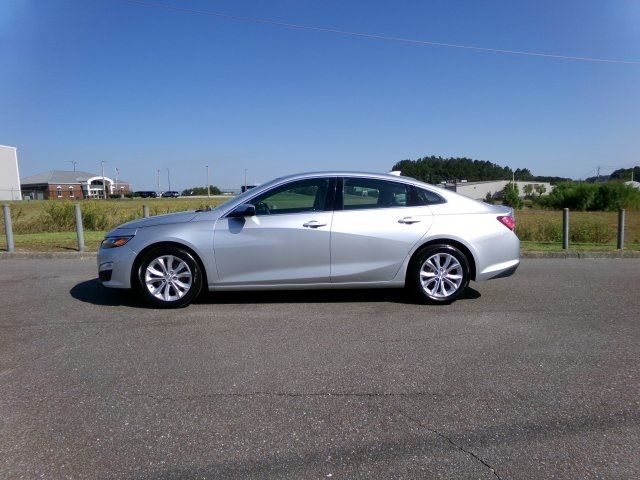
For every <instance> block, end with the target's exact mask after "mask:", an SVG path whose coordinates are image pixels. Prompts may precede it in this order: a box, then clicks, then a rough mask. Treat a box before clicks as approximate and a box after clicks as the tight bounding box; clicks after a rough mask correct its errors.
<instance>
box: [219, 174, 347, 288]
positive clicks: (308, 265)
mask: <svg viewBox="0 0 640 480" xmlns="http://www.w3.org/2000/svg"><path fill="white" fill-rule="evenodd" d="M335 185H336V179H335V178H309V179H303V180H295V181H291V182H288V183H286V184H284V185H279V186H277V187H274V188H272V189H270V190H268V191H267V192H264V193H261V194H258V195H257V196H256V197H254V198H252V199H251V200H249V202H248V203H251V204H253V205H254V206H255V207H256V215H255V216H253V217H244V218H221V219H220V220H218V222H217V223H216V226H215V231H214V254H215V261H216V265H217V270H218V276H219V280H220V283H221V284H227V285H253V284H255V285H262V284H309V283H328V282H329V281H330V280H329V272H330V268H331V263H330V237H331V222H332V217H333V211H332V208H333V200H334V195H335Z"/></svg>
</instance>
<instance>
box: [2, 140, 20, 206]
mask: <svg viewBox="0 0 640 480" xmlns="http://www.w3.org/2000/svg"><path fill="white" fill-rule="evenodd" d="M20 199H21V194H20V175H19V173H18V151H17V149H16V148H15V147H7V146H5V145H0V200H20Z"/></svg>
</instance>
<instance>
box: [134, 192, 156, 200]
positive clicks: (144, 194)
mask: <svg viewBox="0 0 640 480" xmlns="http://www.w3.org/2000/svg"><path fill="white" fill-rule="evenodd" d="M133 196H134V197H140V198H156V197H157V196H158V194H157V193H156V192H153V191H147V190H142V191H139V192H136V193H134V194H133Z"/></svg>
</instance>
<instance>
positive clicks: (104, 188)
mask: <svg viewBox="0 0 640 480" xmlns="http://www.w3.org/2000/svg"><path fill="white" fill-rule="evenodd" d="M105 163H106V162H105V161H104V160H100V168H101V169H102V194H103V195H104V199H105V200H106V199H107V182H106V181H105V179H104V164H105Z"/></svg>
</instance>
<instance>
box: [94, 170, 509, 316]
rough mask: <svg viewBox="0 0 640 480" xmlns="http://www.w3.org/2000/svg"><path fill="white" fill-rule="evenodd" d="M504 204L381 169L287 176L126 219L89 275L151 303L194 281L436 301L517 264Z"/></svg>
mask: <svg viewBox="0 0 640 480" xmlns="http://www.w3.org/2000/svg"><path fill="white" fill-rule="evenodd" d="M514 227H515V222H514V219H513V215H512V211H511V209H508V208H504V207H494V206H491V205H488V204H485V203H482V202H478V201H475V200H472V199H470V198H467V197H464V196H461V195H459V194H456V193H454V192H452V191H449V190H445V189H441V188H438V187H435V186H433V185H429V184H426V183H422V182H419V181H418V180H414V179H412V178H408V177H400V176H395V175H390V174H373V173H356V172H321V173H306V174H299V175H290V176H287V177H282V178H277V179H275V180H272V181H271V182H269V183H266V184H262V185H260V186H258V187H255V188H252V189H251V190H248V191H246V192H245V193H243V194H241V195H238V196H237V197H234V198H233V199H231V200H229V201H228V202H226V203H224V204H222V205H220V206H218V207H216V208H213V209H210V208H207V209H206V210H196V211H190V212H181V213H174V214H170V215H161V216H157V217H151V218H145V219H142V220H137V221H133V222H129V223H125V224H124V225H121V226H119V227H117V228H116V229H114V230H113V231H111V232H109V233H108V234H107V236H106V238H105V239H104V241H103V242H102V245H101V246H100V252H99V254H98V274H99V277H100V279H101V281H102V283H103V284H104V285H105V286H106V287H110V288H133V289H135V290H136V291H138V292H139V294H140V295H141V296H142V297H144V299H145V300H146V301H147V302H148V303H150V304H151V305H153V306H156V307H183V306H185V305H188V304H189V303H191V302H192V301H193V300H194V299H195V298H196V297H198V295H199V294H200V293H201V291H203V289H205V288H206V289H208V290H209V291H222V290H266V289H320V288H384V287H397V288H401V287H406V288H408V289H411V290H412V291H413V292H414V293H415V294H416V297H417V299H418V300H420V301H424V302H429V303H436V304H446V303H450V302H452V301H453V300H455V299H456V298H458V297H459V296H460V295H462V293H463V292H464V290H465V289H466V288H467V286H468V284H469V281H470V280H474V281H483V280H489V279H492V278H499V277H506V276H509V275H511V274H513V273H514V272H515V270H516V268H517V267H518V264H519V262H520V258H519V255H520V242H519V240H518V237H517V236H516V235H515V234H514V232H513V229H514Z"/></svg>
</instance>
